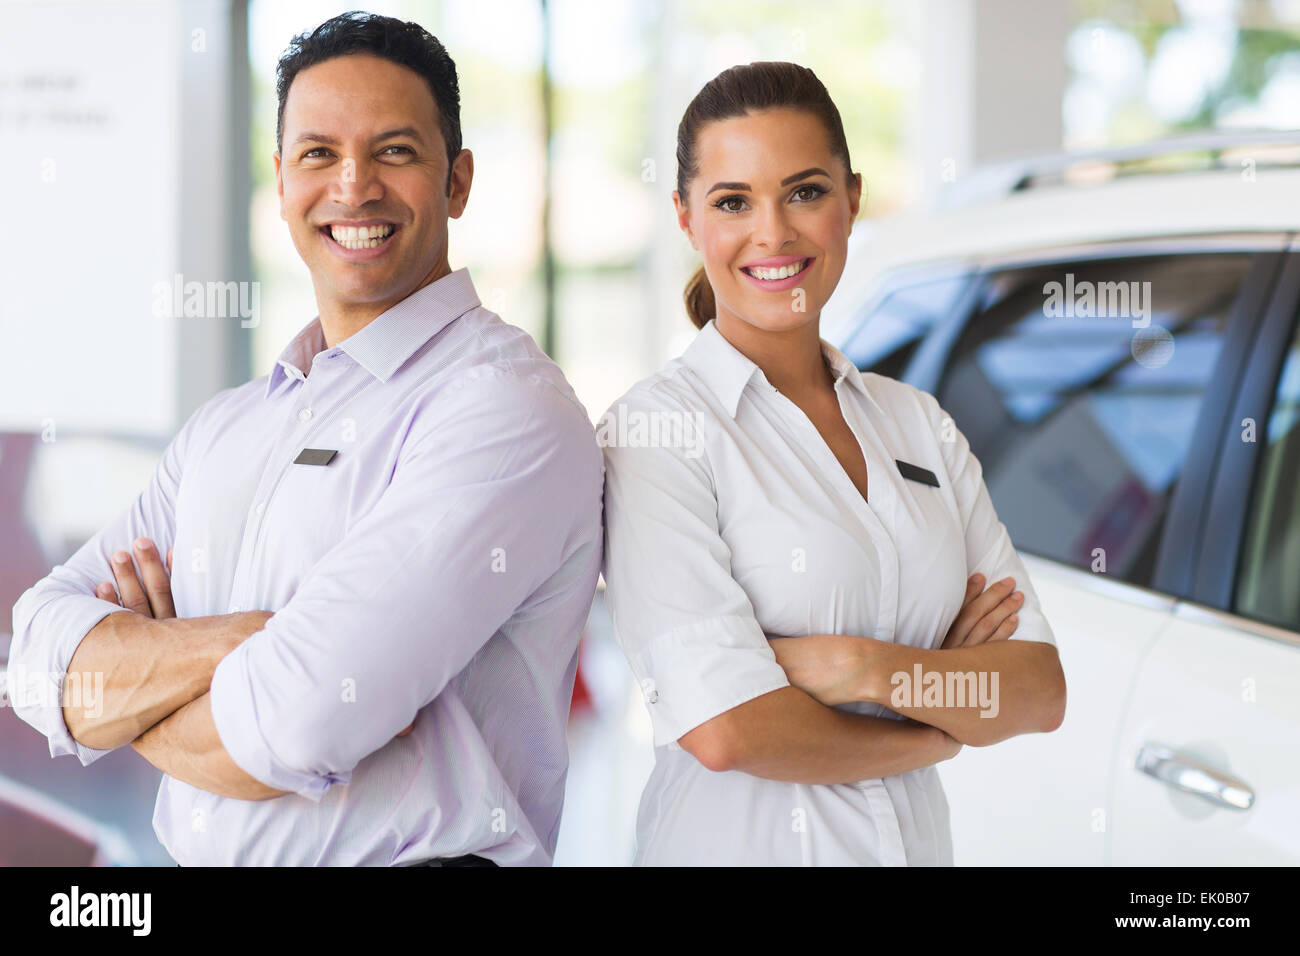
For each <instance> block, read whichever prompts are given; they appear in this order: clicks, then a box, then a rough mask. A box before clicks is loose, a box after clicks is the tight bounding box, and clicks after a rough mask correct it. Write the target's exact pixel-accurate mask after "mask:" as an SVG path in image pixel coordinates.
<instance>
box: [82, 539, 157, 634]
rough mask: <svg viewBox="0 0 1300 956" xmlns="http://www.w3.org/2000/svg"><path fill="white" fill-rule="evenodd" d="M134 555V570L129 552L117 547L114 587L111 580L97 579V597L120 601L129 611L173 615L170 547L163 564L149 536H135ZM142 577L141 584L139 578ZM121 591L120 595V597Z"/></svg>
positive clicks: (115, 602)
mask: <svg viewBox="0 0 1300 956" xmlns="http://www.w3.org/2000/svg"><path fill="white" fill-rule="evenodd" d="M135 557H136V560H137V561H139V562H140V572H139V573H138V574H137V572H136V569H135V565H133V564H132V563H131V555H129V554H128V553H127V552H125V551H118V552H116V553H115V554H114V555H113V558H112V565H113V577H115V578H116V579H117V590H116V591H115V590H114V589H113V583H112V582H111V581H101V582H99V587H98V588H96V589H95V595H96V597H99V598H100V599H101V600H104V601H112V602H113V603H114V604H120V605H122V607H124V608H126V609H127V610H128V611H135V612H136V613H137V614H143V615H144V616H145V617H153V618H158V619H159V620H162V619H163V618H168V617H175V616H176V605H175V604H174V603H173V602H172V582H171V571H172V549H171V548H168V549H167V567H166V568H164V567H163V563H162V560H161V559H160V558H159V557H158V549H157V548H155V547H154V543H153V542H152V541H150V540H149V539H148V538H136V539H135ZM141 578H143V579H144V584H143V585H141V583H140V580H141ZM119 595H120V597H119Z"/></svg>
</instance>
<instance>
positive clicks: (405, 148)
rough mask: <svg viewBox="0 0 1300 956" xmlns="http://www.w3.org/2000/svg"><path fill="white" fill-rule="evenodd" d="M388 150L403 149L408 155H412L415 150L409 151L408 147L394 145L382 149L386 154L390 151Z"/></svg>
mask: <svg viewBox="0 0 1300 956" xmlns="http://www.w3.org/2000/svg"><path fill="white" fill-rule="evenodd" d="M390 149H404V150H406V151H407V152H408V153H414V152H415V150H413V149H411V147H409V146H396V145H394V146H385V147H384V152H388V150H390Z"/></svg>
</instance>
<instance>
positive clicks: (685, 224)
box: [673, 189, 700, 251]
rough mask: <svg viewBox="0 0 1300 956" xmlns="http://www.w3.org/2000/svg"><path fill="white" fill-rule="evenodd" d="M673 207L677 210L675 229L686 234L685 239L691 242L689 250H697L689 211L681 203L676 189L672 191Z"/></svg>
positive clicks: (697, 246)
mask: <svg viewBox="0 0 1300 956" xmlns="http://www.w3.org/2000/svg"><path fill="white" fill-rule="evenodd" d="M673 207H674V208H675V209H676V210H677V227H678V228H679V229H681V231H682V232H684V233H686V238H687V239H689V240H690V241H691V248H692V249H695V250H697V251H698V250H699V248H700V246H699V243H697V242H696V241H695V230H693V229H692V228H691V210H690V208H689V207H688V206H686V205H685V204H683V203H682V197H681V194H680V193H678V192H677V190H676V189H674V190H673Z"/></svg>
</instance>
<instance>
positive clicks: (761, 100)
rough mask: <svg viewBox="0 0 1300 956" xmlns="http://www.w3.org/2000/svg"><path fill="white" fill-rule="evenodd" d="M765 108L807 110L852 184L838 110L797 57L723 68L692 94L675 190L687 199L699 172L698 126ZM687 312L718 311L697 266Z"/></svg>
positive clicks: (700, 315)
mask: <svg viewBox="0 0 1300 956" xmlns="http://www.w3.org/2000/svg"><path fill="white" fill-rule="evenodd" d="M769 109H795V110H806V111H807V112H809V113H812V114H814V115H815V116H816V117H817V118H818V119H820V120H821V121H822V125H823V126H825V127H826V134H827V136H828V137H829V139H830V145H831V154H832V155H834V156H835V157H836V158H837V159H839V160H840V161H841V162H843V163H844V168H845V170H846V171H847V175H848V179H849V182H850V184H851V183H852V182H853V164H852V163H850V162H849V144H848V142H847V140H845V138H844V124H843V123H841V122H840V111H839V110H837V109H836V108H835V104H834V103H833V102H832V101H831V95H830V94H829V93H827V92H826V87H825V86H823V85H822V81H821V80H819V79H817V74H816V73H814V72H813V71H812V70H810V69H808V68H807V67H806V66H800V65H799V64H798V63H785V62H782V61H760V62H758V63H749V64H745V65H743V66H733V67H732V68H731V69H729V70H723V71H722V72H721V73H719V74H718V75H717V76H715V77H714V78H713V79H711V80H709V82H708V83H706V84H704V88H703V89H701V90H700V91H699V92H698V93H696V94H695V99H693V100H691V103H690V105H689V106H687V107H686V112H685V113H684V114H683V115H682V121H681V123H679V124H678V126H677V193H678V196H679V197H680V199H681V202H682V204H683V205H685V204H686V190H687V187H688V186H689V185H690V183H691V180H693V179H694V178H695V174H696V173H698V172H699V168H698V166H697V162H698V160H697V157H696V155H695V145H696V139H697V137H698V136H699V132H700V128H701V127H703V126H705V125H706V124H708V123H712V122H714V121H716V120H723V119H730V118H732V117H735V116H744V115H746V114H748V113H753V112H758V111H759V110H769ZM684 298H685V300H686V314H687V315H688V316H690V319H691V321H692V322H693V323H695V327H696V328H700V329H702V328H704V326H705V325H707V324H708V321H709V320H710V319H712V318H713V317H714V316H715V315H716V314H717V304H716V303H715V302H714V299H713V287H712V286H711V285H709V278H708V276H707V275H706V274H705V272H704V267H703V266H701V267H700V268H699V269H697V270H696V272H695V275H693V276H691V280H690V281H689V282H687V283H686V292H685V296H684Z"/></svg>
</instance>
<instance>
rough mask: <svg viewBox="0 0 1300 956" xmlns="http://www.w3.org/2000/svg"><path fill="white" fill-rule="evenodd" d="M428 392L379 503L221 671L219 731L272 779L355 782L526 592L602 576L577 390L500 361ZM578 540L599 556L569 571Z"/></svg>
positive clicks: (591, 461) (298, 787) (314, 787)
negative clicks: (421, 420) (431, 395)
mask: <svg viewBox="0 0 1300 956" xmlns="http://www.w3.org/2000/svg"><path fill="white" fill-rule="evenodd" d="M433 401H435V402H436V404H435V405H432V406H426V409H425V412H427V413H428V415H429V418H430V419H431V420H432V423H431V424H428V425H421V426H419V427H420V428H421V429H422V430H421V431H420V432H419V433H418V434H413V437H408V439H407V440H406V442H405V444H404V445H403V448H402V450H401V452H400V454H399V456H398V463H397V466H396V469H395V471H394V474H393V477H392V480H391V482H390V483H389V485H388V487H387V488H386V489H385V491H384V493H383V495H382V496H381V497H380V499H379V501H378V502H377V503H376V504H375V506H374V507H373V508H372V509H371V510H370V511H369V512H368V513H366V514H365V515H364V516H363V517H361V518H360V519H359V520H358V521H357V522H356V524H355V525H353V527H351V528H350V529H349V530H348V532H347V534H346V535H345V536H344V537H343V539H342V540H341V541H340V542H339V543H338V544H336V545H335V546H334V547H332V548H331V549H330V550H329V551H327V552H326V553H325V554H324V555H323V556H322V557H321V559H320V560H319V561H318V562H317V563H316V565H315V566H314V567H313V568H312V570H311V571H310V573H309V574H308V576H307V578H306V579H305V580H304V581H303V583H302V584H301V585H300V586H299V588H298V590H297V591H296V592H295V593H294V595H293V597H292V598H291V599H290V600H289V602H288V603H287V604H286V605H285V606H284V607H283V608H281V609H280V610H279V611H277V612H276V614H275V616H274V617H272V618H271V619H270V620H268V621H267V624H266V627H265V628H264V629H263V630H262V631H260V632H258V633H257V634H254V635H253V636H252V637H250V638H249V639H248V640H246V641H244V642H243V643H242V644H240V646H239V647H238V648H237V649H236V650H234V651H233V652H231V653H230V654H228V655H227V656H226V657H225V658H224V659H223V660H222V661H221V663H220V664H219V665H218V666H217V668H216V671H215V672H214V674H213V678H212V687H211V692H210V693H211V698H210V699H211V706H212V717H213V723H214V724H215V726H216V729H217V733H218V735H219V736H220V738H221V742H222V744H223V746H224V747H225V748H226V750H227V752H228V753H229V754H230V756H231V758H232V759H233V760H234V762H235V763H236V764H237V765H238V766H239V767H240V768H241V769H243V770H244V771H245V772H246V773H248V774H249V775H250V776H252V777H254V778H255V779H257V780H260V781H261V782H263V783H265V784H266V785H268V786H271V787H275V788H276V789H279V790H286V791H290V792H293V793H297V794H300V795H302V796H305V797H308V798H310V799H314V800H315V799H319V798H320V796H321V795H322V794H323V793H324V792H325V790H326V789H328V788H329V787H330V786H332V785H335V784H345V783H347V782H348V781H349V780H350V778H351V772H352V770H353V769H354V768H355V767H356V765H357V764H358V763H359V762H360V761H361V760H362V759H363V758H364V757H366V756H367V755H369V754H371V753H373V752H374V751H376V750H378V749H379V748H380V747H382V746H384V745H386V744H388V743H389V742H390V741H392V739H393V738H394V736H395V735H396V734H397V733H398V731H400V730H401V729H402V728H403V727H404V726H406V725H407V724H409V723H410V722H411V721H412V720H413V719H414V717H415V714H416V712H417V711H418V710H419V709H420V708H422V707H424V706H425V705H427V704H429V703H430V702H431V701H432V700H433V699H434V698H435V697H436V696H437V695H438V694H439V693H441V692H442V690H443V688H444V687H445V686H446V685H447V683H448V682H449V681H451V680H452V679H453V678H454V677H455V676H456V675H457V674H458V673H460V671H462V670H463V669H464V668H465V666H466V665H467V664H468V663H469V662H470V660H471V659H472V658H473V657H474V655H475V654H477V653H478V652H479V651H480V650H481V649H482V648H483V647H484V645H485V644H486V643H487V642H488V640H489V639H490V638H491V637H492V636H493V635H494V634H495V633H496V632H497V631H499V630H501V629H502V628H503V627H504V626H506V625H507V622H508V621H509V620H510V618H511V617H512V616H514V615H515V613H516V612H517V611H518V610H520V609H521V607H526V606H528V604H529V602H530V599H531V600H532V601H533V602H534V603H540V602H541V601H544V600H546V599H547V598H549V597H552V596H554V595H553V593H552V591H553V590H554V589H558V592H557V593H559V592H563V593H566V594H568V593H570V589H574V588H582V589H585V590H586V592H587V595H588V599H589V598H590V595H591V594H592V593H594V591H595V585H596V581H595V569H596V567H597V563H596V562H598V560H599V555H598V554H590V552H591V551H598V549H599V548H600V546H601V538H600V508H601V458H600V450H599V448H598V446H597V444H596V440H595V433H594V431H593V429H592V425H591V422H590V421H589V420H588V418H587V415H586V413H585V412H584V411H583V410H582V407H581V406H580V405H579V404H578V403H577V402H576V401H574V400H573V399H572V398H571V397H570V396H568V395H566V394H563V393H562V392H561V391H560V390H559V389H558V388H557V387H556V386H555V385H552V384H551V383H549V382H547V381H543V380H541V379H534V378H531V377H527V378H526V377H522V376H518V377H517V376H516V375H515V374H514V373H512V372H507V371H504V370H502V369H500V368H497V367H495V366H494V367H486V368H484V369H480V370H476V371H475V372H474V373H472V374H471V375H468V376H466V377H465V378H464V379H463V380H462V381H460V382H459V383H458V384H456V385H454V386H451V387H449V388H446V389H443V390H440V391H439V392H438V393H437V395H436V399H434V400H433ZM421 414H424V412H422V413H421ZM583 549H586V551H587V553H589V556H590V560H589V561H588V562H587V563H588V564H589V565H590V572H589V573H587V574H586V575H585V576H584V575H581V574H575V575H573V576H571V578H568V577H565V575H564V574H561V573H559V572H561V571H562V570H563V569H565V568H570V567H576V566H577V565H578V564H579V563H580V562H577V561H574V562H573V563H569V561H570V558H571V557H572V556H574V555H575V554H577V553H578V552H579V551H582V550H583Z"/></svg>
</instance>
